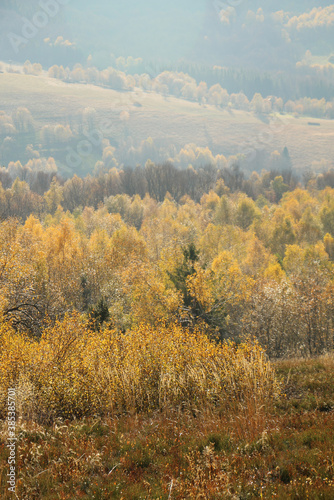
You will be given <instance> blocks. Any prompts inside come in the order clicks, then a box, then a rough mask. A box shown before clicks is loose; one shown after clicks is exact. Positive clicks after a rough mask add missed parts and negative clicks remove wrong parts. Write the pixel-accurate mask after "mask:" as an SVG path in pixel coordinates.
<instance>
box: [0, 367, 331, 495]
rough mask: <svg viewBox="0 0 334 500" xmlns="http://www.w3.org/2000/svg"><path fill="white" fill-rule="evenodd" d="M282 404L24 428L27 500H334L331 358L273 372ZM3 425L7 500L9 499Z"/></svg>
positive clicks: (22, 470) (20, 456) (0, 456)
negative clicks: (282, 390)
mask: <svg viewBox="0 0 334 500" xmlns="http://www.w3.org/2000/svg"><path fill="white" fill-rule="evenodd" d="M276 371H277V374H278V375H279V376H280V377H282V379H283V383H284V388H285V394H286V395H285V396H283V397H282V398H281V399H280V400H279V402H277V403H275V404H273V405H272V406H271V407H270V409H268V408H267V410H266V411H264V410H263V409H262V410H261V408H258V407H256V406H254V407H252V406H251V405H249V404H248V405H247V408H244V409H240V408H239V409H238V412H233V410H230V411H229V412H226V413H225V414H221V415H219V416H217V415H213V414H212V413H211V414H210V413H207V414H205V412H201V413H200V412H198V413H197V414H196V413H194V412H191V413H187V412H180V411H179V412H176V411H171V410H169V411H168V410H164V411H163V412H159V411H156V412H151V413H146V414H145V415H142V416H139V415H127V416H124V417H118V418H116V417H115V418H89V419H88V418H87V419H80V420H74V421H73V420H72V421H71V420H57V422H54V423H53V424H52V425H50V426H42V425H38V424H37V423H34V422H21V423H19V426H18V429H17V435H18V438H19V439H18V443H17V471H18V485H17V496H18V498H20V499H29V500H33V499H41V498H45V499H73V498H83V499H124V500H125V499H152V500H153V499H156V500H157V499H166V500H167V499H168V498H169V499H190V498H196V499H202V498H203V499H219V498H222V499H229V498H230V499H248V498H254V499H255V498H278V499H282V500H283V499H286V498H293V499H332V498H334V452H333V450H334V418H333V416H334V412H333V411H332V409H333V408H334V384H333V381H334V358H333V357H327V358H325V357H324V358H319V359H317V360H308V361H284V362H278V363H276ZM5 444H6V428H5V425H4V424H3V425H2V433H1V447H0V464H1V472H0V474H1V477H0V481H1V484H0V488H1V493H2V496H1V498H4V499H5V498H13V495H12V494H9V493H8V492H6V473H7V467H6V460H7V450H6V448H5Z"/></svg>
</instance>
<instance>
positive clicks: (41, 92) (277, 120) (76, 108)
mask: <svg viewBox="0 0 334 500" xmlns="http://www.w3.org/2000/svg"><path fill="white" fill-rule="evenodd" d="M0 95H1V105H0V108H1V110H2V111H5V112H6V113H8V114H10V113H11V112H12V111H13V110H14V109H16V108H18V107H26V108H28V109H29V111H30V112H31V115H32V117H33V120H34V125H35V127H36V130H38V129H41V128H42V127H43V126H45V125H47V124H53V125H54V124H56V123H61V124H64V125H65V124H66V123H68V122H69V121H70V120H71V119H73V117H76V116H77V115H79V114H80V113H82V112H83V110H84V109H86V108H93V109H95V110H96V117H97V119H96V123H97V128H98V126H99V121H100V120H102V118H107V119H108V120H110V122H111V126H110V128H111V134H110V136H109V137H108V138H109V139H111V143H112V144H113V143H114V144H115V145H116V144H119V143H120V142H121V141H122V140H124V137H126V138H131V140H132V144H133V145H134V146H135V147H136V146H138V145H139V144H140V143H141V141H144V140H146V139H147V138H148V137H152V138H153V140H154V141H155V142H156V143H157V144H159V145H160V146H162V147H169V146H171V145H174V146H175V148H176V149H178V150H179V149H180V148H182V147H184V146H185V145H186V144H189V143H195V144H196V145H197V146H201V147H206V146H208V147H209V149H210V150H211V151H212V153H213V154H223V155H225V156H226V157H229V156H231V155H236V154H239V153H244V152H246V153H247V151H249V150H254V151H257V152H258V153H257V154H259V152H261V151H262V152H263V151H264V152H265V153H267V154H268V155H270V153H272V152H273V151H275V150H278V151H282V149H284V147H287V148H288V150H289V154H290V158H291V160H292V164H293V166H294V167H295V168H296V169H300V170H301V169H305V168H308V167H310V166H311V165H312V163H313V162H317V161H320V160H322V159H324V160H326V161H327V162H331V161H332V158H333V140H334V121H332V120H326V119H317V118H308V117H305V116H300V117H297V116H292V115H289V114H282V115H280V114H276V115H273V114H272V115H261V116H259V115H256V114H254V113H252V112H246V111H241V110H234V109H227V108H225V109H220V108H217V107H215V106H213V105H201V104H198V103H195V102H191V101H187V100H184V99H180V98H175V97H172V96H162V95H160V94H157V93H154V92H150V93H147V92H142V91H139V90H138V91H133V92H131V91H120V92H118V91H115V90H111V89H107V88H102V87H98V86H94V85H86V84H77V83H73V84H69V83H64V82H62V81H60V80H56V79H53V78H49V77H48V76H46V74H45V73H44V74H43V75H41V76H38V77H35V76H31V75H23V74H15V73H14V74H11V73H3V74H0ZM124 112H126V113H127V115H126V116H127V117H126V122H124V116H123V121H122V116H121V114H122V113H123V115H124ZM310 123H311V124H310ZM314 123H316V125H314ZM35 146H36V145H35ZM94 160H96V158H95V159H94ZM60 170H61V165H60Z"/></svg>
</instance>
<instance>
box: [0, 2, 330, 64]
mask: <svg viewBox="0 0 334 500" xmlns="http://www.w3.org/2000/svg"><path fill="white" fill-rule="evenodd" d="M54 1H55V2H56V3H57V0H54ZM63 4H64V5H63ZM65 4H66V5H65ZM43 5H47V0H32V1H30V2H24V1H23V0H7V1H6V0H4V1H3V2H2V4H1V8H0V13H1V19H2V24H3V26H2V30H1V31H2V34H1V51H2V59H12V60H15V61H20V62H24V61H25V60H26V59H30V60H32V61H34V62H41V63H42V64H45V65H47V64H49V65H51V64H52V63H58V64H59V63H60V59H61V58H63V64H70V63H74V62H81V63H82V62H84V61H85V60H86V59H87V57H88V56H89V55H92V58H93V63H94V64H95V65H97V66H99V67H100V68H102V67H107V66H108V65H109V64H110V54H114V55H115V56H116V57H119V56H124V57H127V56H133V57H141V58H142V59H144V61H148V60H150V61H151V60H159V61H161V62H165V63H167V62H169V63H176V62H178V61H180V60H184V61H188V62H189V61H191V62H193V63H201V64H203V63H205V64H209V65H222V66H234V67H238V66H246V67H252V68H260V69H264V70H265V69H267V70H280V69H290V70H291V69H293V68H294V66H295V64H296V62H297V61H299V60H300V59H301V58H302V57H303V55H304V54H305V52H306V50H311V51H312V52H313V51H314V53H315V55H317V56H328V55H329V54H330V53H331V50H332V40H333V8H334V6H333V4H332V3H331V2H328V1H327V2H326V1H325V2H314V1H312V0H310V1H303V2H301V1H294V2H287V1H284V2H279V3H278V2H276V1H269V2H266V3H265V4H263V2H259V1H252V2H250V1H248V0H244V1H242V0H241V1H240V2H231V1H229V0H227V1H226V2H225V3H224V2H223V1H220V0H207V1H205V0H194V1H189V0H182V1H181V2H179V1H175V0H172V1H170V2H168V3H159V2H155V1H152V0H144V1H141V2H138V1H135V0H127V1H125V2H121V3H119V2H115V1H113V2H107V1H106V0H97V1H96V2H88V1H80V0H69V1H67V0H62V1H60V0H59V2H58V7H59V8H58V12H57V14H56V15H54V16H53V17H52V19H50V20H49V22H48V23H47V25H46V26H45V27H43V28H40V29H38V32H37V33H36V35H35V36H34V37H32V39H31V40H29V43H27V45H26V46H23V44H22V46H20V50H19V52H17V53H15V51H14V50H13V46H12V45H13V44H11V43H10V40H9V38H8V34H9V33H11V32H13V33H15V34H17V35H21V34H22V33H21V31H22V26H23V25H24V19H28V20H30V21H31V20H32V19H33V17H34V15H36V13H37V12H39V11H40V10H41V9H42V10H43V8H42V6H43ZM314 9H316V10H317V11H314ZM313 11H314V12H313ZM58 36H63V38H64V39H65V40H68V41H69V42H70V43H71V44H73V45H72V46H70V47H69V46H67V47H62V49H61V48H60V47H50V46H49V45H47V44H46V43H45V42H44V40H45V38H50V39H51V41H54V40H55V39H56V38H57V37H58Z"/></svg>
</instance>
